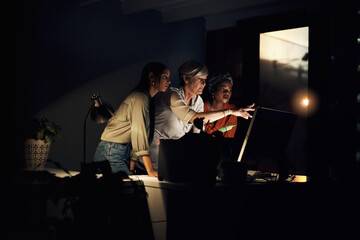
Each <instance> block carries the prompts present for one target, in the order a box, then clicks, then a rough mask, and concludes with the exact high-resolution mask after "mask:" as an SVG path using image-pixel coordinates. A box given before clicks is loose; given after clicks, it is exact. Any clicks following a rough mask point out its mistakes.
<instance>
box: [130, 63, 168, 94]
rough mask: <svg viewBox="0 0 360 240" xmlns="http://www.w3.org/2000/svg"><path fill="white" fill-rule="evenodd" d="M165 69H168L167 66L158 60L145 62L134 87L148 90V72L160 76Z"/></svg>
mask: <svg viewBox="0 0 360 240" xmlns="http://www.w3.org/2000/svg"><path fill="white" fill-rule="evenodd" d="M165 69H168V67H167V66H166V65H164V64H162V63H159V62H150V63H148V64H146V65H145V66H144V68H143V70H142V73H141V79H140V82H139V83H138V85H137V86H136V87H135V89H136V90H143V91H144V90H145V91H148V90H149V88H150V81H149V74H150V73H151V72H152V73H154V74H155V75H156V76H160V75H161V73H162V72H163V71H164V70H165Z"/></svg>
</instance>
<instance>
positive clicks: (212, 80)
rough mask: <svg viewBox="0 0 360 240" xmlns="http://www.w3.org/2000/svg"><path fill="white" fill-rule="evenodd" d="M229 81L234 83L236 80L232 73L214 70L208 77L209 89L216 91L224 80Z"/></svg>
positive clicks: (212, 91) (211, 91)
mask: <svg viewBox="0 0 360 240" xmlns="http://www.w3.org/2000/svg"><path fill="white" fill-rule="evenodd" d="M224 81H229V82H230V83H231V85H233V83H234V81H233V79H232V77H231V75H230V74H229V73H227V72H214V73H212V74H210V76H208V78H207V89H208V91H209V92H210V93H214V92H215V90H216V88H217V86H218V85H219V84H220V83H222V82H224Z"/></svg>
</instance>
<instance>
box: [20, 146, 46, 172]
mask: <svg viewBox="0 0 360 240" xmlns="http://www.w3.org/2000/svg"><path fill="white" fill-rule="evenodd" d="M50 146H51V142H47V143H45V142H44V141H43V140H35V139H26V140H25V149H24V153H25V165H26V168H28V169H32V170H35V169H39V168H44V167H45V163H46V160H47V159H48V156H49V152H50Z"/></svg>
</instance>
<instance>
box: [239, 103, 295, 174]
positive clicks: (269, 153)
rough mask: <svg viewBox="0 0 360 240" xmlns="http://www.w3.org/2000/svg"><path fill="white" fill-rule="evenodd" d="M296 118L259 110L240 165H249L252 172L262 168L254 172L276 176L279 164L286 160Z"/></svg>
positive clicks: (275, 111) (243, 148)
mask: <svg viewBox="0 0 360 240" xmlns="http://www.w3.org/2000/svg"><path fill="white" fill-rule="evenodd" d="M296 118H297V116H296V114H294V113H290V112H285V111H280V110H276V109H270V108H265V107H257V108H256V109H255V112H254V114H253V117H252V119H251V122H250V124H249V128H248V130H247V133H246V136H245V139H244V142H243V144H242V147H241V150H240V154H239V157H238V160H237V161H238V162H245V163H247V164H248V165H249V166H250V168H251V167H252V166H255V167H257V168H259V165H260V166H262V167H263V169H254V170H260V171H262V170H263V171H271V172H277V171H278V170H279V169H278V168H279V162H281V160H283V158H284V157H285V152H286V148H287V145H288V142H289V139H290V136H291V134H292V131H293V128H294V125H295V121H296ZM266 167H269V169H266Z"/></svg>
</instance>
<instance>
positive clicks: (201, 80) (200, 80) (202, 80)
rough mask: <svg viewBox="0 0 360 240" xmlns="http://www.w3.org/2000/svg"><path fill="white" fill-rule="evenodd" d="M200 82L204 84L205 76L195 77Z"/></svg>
mask: <svg viewBox="0 0 360 240" xmlns="http://www.w3.org/2000/svg"><path fill="white" fill-rule="evenodd" d="M196 79H197V80H198V81H199V82H200V83H201V84H206V78H201V77H197V78H196Z"/></svg>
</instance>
